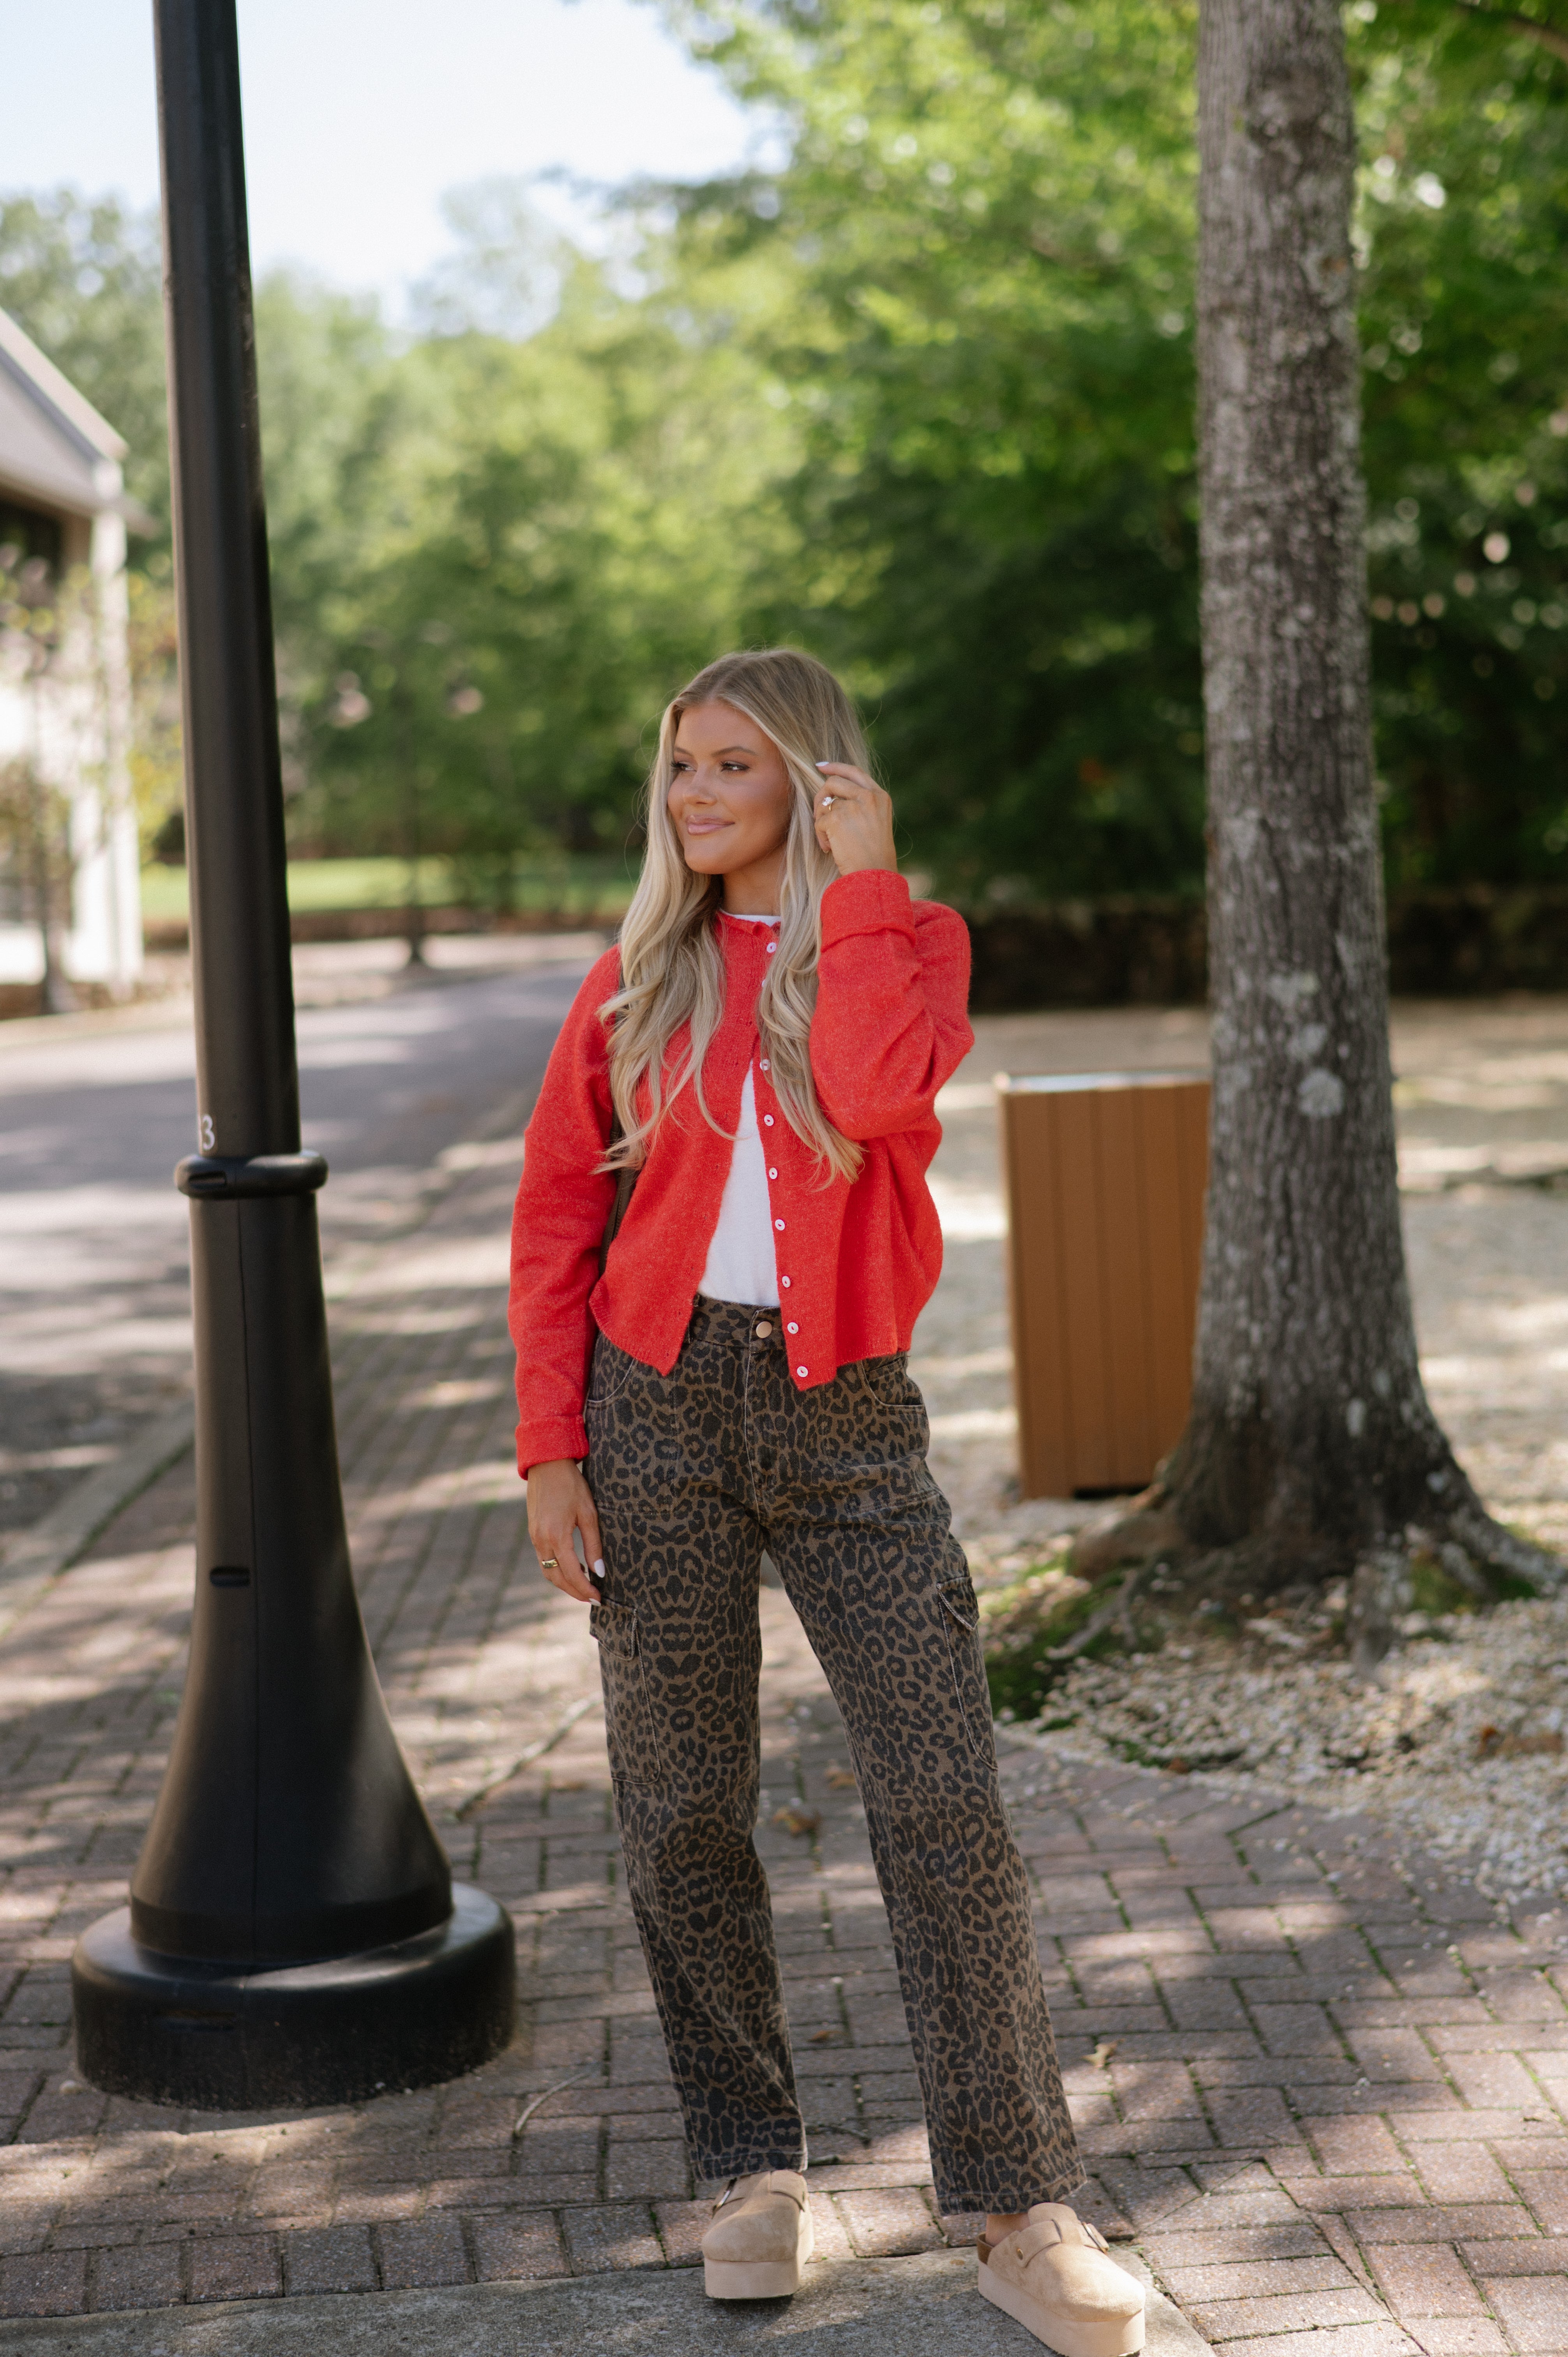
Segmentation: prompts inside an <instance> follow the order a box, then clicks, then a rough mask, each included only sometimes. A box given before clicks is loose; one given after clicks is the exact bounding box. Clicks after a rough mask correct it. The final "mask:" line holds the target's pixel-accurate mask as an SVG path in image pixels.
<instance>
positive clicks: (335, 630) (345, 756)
mask: <svg viewBox="0 0 1568 2357" xmlns="http://www.w3.org/2000/svg"><path fill="white" fill-rule="evenodd" d="M562 267H563V274H564V283H563V285H562V287H561V293H560V302H559V307H558V308H557V310H556V312H555V315H554V317H553V318H552V319H551V321H550V323H549V325H548V326H546V327H545V328H542V329H541V330H540V331H539V332H538V333H536V334H534V335H533V336H532V337H530V338H528V339H525V340H523V341H521V342H510V341H507V340H504V339H500V338H498V337H496V336H494V335H489V334H486V333H483V332H481V331H479V330H478V329H473V328H468V329H462V330H460V331H459V332H456V333H454V334H450V335H445V336H440V337H435V338H432V339H428V340H426V341H425V342H424V344H422V345H421V346H420V347H419V348H418V349H417V350H416V351H415V352H414V353H413V354H411V355H410V356H409V358H408V361H406V362H405V363H404V366H403V378H402V381H403V397H404V399H405V401H406V403H407V415H406V417H405V421H404V442H403V448H402V449H401V451H400V452H399V453H398V454H397V455H396V457H394V460H393V463H392V469H391V475H392V482H393V483H394V484H395V487H396V488H395V491H394V495H393V496H392V498H391V499H390V500H387V501H386V503H385V510H384V515H383V520H382V528H381V533H380V537H379V541H378V543H377V544H376V546H375V547H374V549H373V552H372V553H371V555H370V559H369V561H368V562H367V563H365V564H363V565H361V566H360V568H357V569H356V571H355V572H354V574H353V576H351V577H349V578H345V579H343V580H341V581H340V583H339V585H338V589H337V591H336V592H335V594H334V595H333V596H332V597H330V598H328V599H327V600H326V601H324V603H323V606H322V608H321V609H320V616H321V619H323V620H324V621H325V623H326V624H327V625H328V627H327V629H326V630H324V631H323V632H322V634H321V636H320V640H319V644H318V647H317V660H318V665H319V670H318V676H317V681H316V683H315V686H314V689H313V690H312V692H311V693H309V694H307V696H306V711H307V715H308V717H309V719H310V721H311V723H312V724H313V741H314V756H313V759H314V770H313V777H314V783H313V785H312V788H311V789H310V791H309V794H308V795H307V798H306V806H305V808H304V809H303V810H302V813H301V823H302V824H303V825H305V826H306V827H308V828H309V829H310V830H311V832H312V833H313V834H315V836H316V837H317V839H318V840H320V841H321V842H322V843H324V844H329V845H343V846H347V845H349V844H350V843H352V844H354V845H360V844H361V843H365V842H367V840H368V841H371V842H373V843H374V844H375V845H377V847H380V848H384V849H405V850H406V849H408V848H409V847H411V846H412V844H413V838H414V835H415V834H417V835H418V837H419V840H420V841H421V843H422V844H423V846H424V849H425V850H426V851H432V850H434V851H444V852H446V854H447V855H448V856H451V857H452V858H454V860H456V862H457V863H458V865H459V866H460V868H461V870H462V871H463V873H464V876H465V879H466V882H467V888H468V890H469V891H470V892H471V893H472V894H474V895H475V896H476V897H479V898H482V899H495V900H499V901H503V902H504V901H505V900H506V899H507V898H508V897H509V894H510V877H511V873H512V869H513V866H514V864H515V861H516V859H517V857H518V856H519V855H520V854H521V853H524V852H527V853H530V854H534V855H537V854H539V853H540V852H548V851H550V850H552V849H554V850H560V851H573V852H583V851H590V850H600V851H607V852H618V851H620V850H621V849H623V847H624V846H625V845H626V844H627V841H628V828H629V826H630V822H631V814H632V809H633V804H634V801H635V795H636V789H637V786H638V783H639V780H640V778H641V775H642V772H643V771H644V770H645V769H646V767H647V763H648V759H649V756H650V751H651V748H652V742H653V729H654V725H655V723H656V721H657V716H658V713H659V710H660V706H661V705H663V703H664V702H665V701H666V700H667V698H668V696H669V694H670V693H671V689H672V688H673V687H675V686H677V685H678V684H679V683H680V681H681V679H682V676H683V675H685V674H687V673H690V672H691V671H693V670H694V669H696V668H697V667H698V666H699V665H700V664H701V663H702V662H704V661H706V660H707V659H708V658H709V656H710V654H711V652H712V651H713V649H714V647H715V646H717V645H724V644H728V643H730V642H732V641H733V640H735V638H736V636H737V634H739V633H740V632H741V630H742V628H743V608H744V603H745V600H746V597H748V596H749V594H750V593H751V589H752V585H753V583H754V581H755V579H756V577H757V570H758V568H759V566H761V565H762V564H763V561H764V559H765V557H766V555H767V553H768V545H769V543H770V541H771V542H772V543H773V544H775V545H776V546H784V545H786V544H785V542H784V540H783V535H782V533H781V527H780V526H779V522H778V521H777V519H776V518H775V517H774V516H773V514H772V512H771V511H770V504H769V490H768V486H769V480H770V475H771V473H772V472H773V471H776V470H777V469H778V468H779V465H780V460H779V455H778V454H779V450H780V448H781V447H782V445H783V441H784V435H785V428H784V427H783V425H781V424H780V422H779V414H778V412H777V411H776V410H774V409H771V408H769V407H768V404H767V403H766V401H765V400H764V399H763V398H762V397H761V393H760V390H759V385H760V372H759V371H758V368H757V364H756V362H755V361H753V360H752V359H750V358H749V357H748V355H747V354H746V352H745V350H743V349H740V348H738V347H737V346H736V345H735V343H734V342H733V341H732V340H730V339H727V338H726V337H725V334H724V333H723V332H722V327H721V324H720V323H719V321H718V320H717V319H716V317H715V316H714V313H712V312H709V313H706V314H704V315H703V317H701V318H700V319H699V318H698V317H694V316H693V315H690V314H688V315H686V316H684V317H682V319H681V320H680V321H679V322H676V321H674V320H672V319H671V317H669V316H667V314H666V313H665V312H664V311H663V310H662V309H661V307H660V305H659V304H658V303H657V302H654V301H652V300H648V301H643V302H628V301H626V300H625V299H623V298H621V297H619V296H616V295H615V294H614V293H612V292H611V291H610V290H609V289H608V288H607V286H606V285H605V282H604V279H603V276H602V274H601V273H600V272H599V271H598V270H597V269H596V268H595V267H594V266H592V265H590V264H586V263H585V262H582V261H581V260H573V259H571V258H570V257H563V262H562Z"/></svg>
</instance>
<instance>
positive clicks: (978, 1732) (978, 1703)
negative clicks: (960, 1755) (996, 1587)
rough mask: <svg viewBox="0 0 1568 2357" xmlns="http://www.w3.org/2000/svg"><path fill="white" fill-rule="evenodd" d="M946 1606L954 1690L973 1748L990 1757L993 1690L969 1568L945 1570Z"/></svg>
mask: <svg viewBox="0 0 1568 2357" xmlns="http://www.w3.org/2000/svg"><path fill="white" fill-rule="evenodd" d="M937 1595H938V1598H939V1599H940V1603H941V1608H942V1628H943V1630H944V1631H945V1633H946V1636H947V1641H948V1658H949V1661H950V1663H951V1665H952V1682H953V1693H954V1695H956V1697H957V1700H958V1706H959V1709H960V1711H961V1714H962V1717H963V1723H964V1729H965V1732H966V1733H967V1735H968V1737H969V1744H970V1749H971V1750H972V1751H974V1752H975V1753H977V1754H978V1755H979V1756H980V1757H981V1758H983V1759H986V1758H989V1757H990V1754H991V1746H992V1735H991V1689H990V1687H989V1686H988V1684H986V1678H985V1659H984V1655H983V1653H982V1652H981V1649H980V1601H979V1598H977V1597H976V1595H975V1592H974V1586H973V1583H972V1580H971V1578H970V1576H969V1572H968V1569H967V1567H965V1568H964V1569H962V1570H952V1571H948V1572H944V1573H943V1574H942V1576H941V1577H940V1579H939V1581H938V1582H937Z"/></svg>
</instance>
